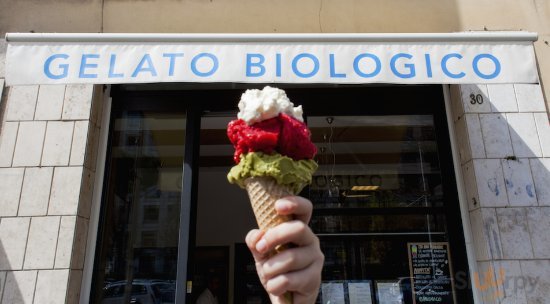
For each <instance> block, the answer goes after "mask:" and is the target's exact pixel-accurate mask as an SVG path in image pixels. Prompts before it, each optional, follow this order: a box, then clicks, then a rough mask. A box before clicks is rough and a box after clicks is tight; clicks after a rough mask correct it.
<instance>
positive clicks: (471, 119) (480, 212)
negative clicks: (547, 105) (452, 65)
mask: <svg viewBox="0 0 550 304" xmlns="http://www.w3.org/2000/svg"><path fill="white" fill-rule="evenodd" d="M458 87H460V88H457V87H454V88H452V89H451V98H452V99H451V104H452V111H453V120H454V125H455V132H456V133H455V136H456V137H458V138H457V144H458V145H459V147H458V150H459V151H460V154H461V157H460V161H461V166H462V176H463V182H464V186H465V190H466V199H467V203H468V208H469V210H470V218H469V222H470V228H471V230H472V238H473V245H474V251H475V255H476V259H477V261H478V273H474V274H473V277H474V284H475V286H474V288H475V289H476V290H477V291H478V292H479V295H480V297H481V298H482V301H483V303H499V304H503V303H514V304H518V303H526V304H530V303H545V301H546V299H547V298H548V290H549V288H550V284H549V279H548V275H547V273H548V269H547V268H548V267H549V265H550V264H549V263H550V254H549V253H548V252H550V245H549V244H550V237H549V236H548V235H549V234H548V231H550V207H548V206H550V190H549V187H548V185H550V158H547V157H548V155H546V154H545V152H544V151H547V149H548V148H547V147H548V142H549V138H550V126H549V121H548V116H547V114H546V112H544V103H543V99H542V88H541V87H540V86H539V85H526V84H514V85H512V84H509V85H462V86H458ZM453 92H454V93H453ZM471 94H474V97H475V96H476V95H477V94H480V95H481V96H482V97H483V102H482V103H479V102H475V103H471V102H470V101H471V98H472V96H471ZM480 134H481V135H482V136H481V139H480ZM460 137H462V138H460ZM488 277H489V278H492V279H493V281H492V283H491V284H489V285H487V284H486V282H487V281H483V280H487V278H488ZM476 280H477V281H476ZM484 282H485V283H484ZM483 284H485V285H483Z"/></svg>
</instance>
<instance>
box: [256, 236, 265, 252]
mask: <svg viewBox="0 0 550 304" xmlns="http://www.w3.org/2000/svg"><path fill="white" fill-rule="evenodd" d="M266 248H267V242H266V241H265V239H261V240H260V241H259V242H258V243H256V250H258V251H259V252H260V253H263V252H264V251H265V250H266Z"/></svg>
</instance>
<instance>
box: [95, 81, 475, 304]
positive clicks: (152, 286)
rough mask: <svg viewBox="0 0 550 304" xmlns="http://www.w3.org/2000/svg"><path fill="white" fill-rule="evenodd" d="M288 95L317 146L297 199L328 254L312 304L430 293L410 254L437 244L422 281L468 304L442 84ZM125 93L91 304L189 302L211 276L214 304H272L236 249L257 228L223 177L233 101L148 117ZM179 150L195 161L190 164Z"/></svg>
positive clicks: (242, 195)
mask: <svg viewBox="0 0 550 304" xmlns="http://www.w3.org/2000/svg"><path fill="white" fill-rule="evenodd" d="M392 90H393V91H392ZM237 92H242V90H232V92H231V94H230V95H227V94H225V95H224V94H223V92H218V93H217V94H216V93H212V91H210V93H209V94H211V95H210V96H209V98H207V99H208V100H215V101H214V102H213V104H214V105H215V104H217V103H220V102H225V103H226V104H227V101H223V100H222V101H220V100H221V99H220V97H223V96H226V97H227V96H231V98H238V95H239V94H238V93H237ZM287 93H288V95H289V97H290V99H291V100H292V101H293V102H294V103H295V104H302V105H303V106H304V112H305V113H306V115H305V119H306V122H307V124H308V126H309V128H310V130H311V132H312V140H313V142H314V143H315V144H316V146H317V148H318V154H317V156H316V161H317V162H318V163H319V169H318V171H317V172H316V173H315V176H314V178H313V181H312V184H311V185H310V186H309V187H307V188H306V189H304V190H303V191H302V193H301V195H303V196H305V197H307V198H309V199H310V200H311V201H312V202H313V205H314V214H313V218H312V221H311V223H310V226H311V227H312V229H313V231H314V232H315V233H316V234H317V235H318V236H319V238H320V240H321V246H322V250H323V252H324V254H325V257H326V262H325V266H324V270H323V285H322V288H321V290H320V294H319V298H318V303H329V302H330V303H342V304H347V303H376V304H382V303H413V297H414V296H415V295H414V294H419V293H422V292H423V290H424V288H425V287H426V286H420V285H419V283H417V286H413V285H412V284H411V277H413V273H416V269H417V268H418V269H420V268H421V267H420V266H421V265H420V264H418V263H420V262H422V261H420V262H418V258H419V257H420V256H422V255H425V254H428V255H429V254H431V255H432V257H431V260H432V261H434V258H433V256H435V255H433V254H432V253H433V250H443V251H442V252H443V253H442V254H441V255H440V256H442V257H443V258H442V259H441V261H439V262H440V263H439V262H438V263H439V264H438V265H435V264H434V265H431V266H430V267H428V268H430V269H431V270H429V271H430V272H432V271H433V273H431V275H432V277H435V276H436V272H437V276H438V278H439V280H436V281H433V280H432V281H431V283H430V284H431V285H430V286H428V287H429V288H434V289H437V290H439V291H440V292H442V294H443V299H442V301H443V302H442V303H453V302H454V303H467V302H466V301H464V302H461V301H460V299H464V297H467V295H466V296H465V295H463V294H461V293H460V292H457V291H456V290H455V289H454V286H453V284H452V280H451V278H452V274H453V271H455V270H456V269H467V267H465V265H466V264H465V256H464V253H463V252H461V250H462V251H463V248H460V244H461V243H460V242H462V244H463V240H461V238H460V232H459V230H460V217H459V213H458V212H456V210H457V208H458V205H457V198H456V188H455V187H456V185H455V184H454V180H453V173H452V172H453V171H452V165H450V164H452V162H450V161H449V158H450V153H449V151H450V147H449V145H448V133H447V135H445V134H446V133H445V132H447V130H446V127H445V123H446V121H445V117H444V111H442V109H443V105H442V104H443V102H442V98H443V96H442V94H441V89H440V88H439V89H438V88H437V87H433V86H401V87H389V86H387V87H384V86H381V87H374V88H371V87H365V88H354V89H349V88H329V89H324V90H316V91H314V90H311V89H293V88H289V89H288V90H287ZM125 94H126V96H128V97H126V98H128V100H130V103H126V102H123V101H120V103H119V105H117V106H115V111H113V113H114V114H113V118H112V126H114V128H113V130H114V131H113V132H112V134H111V137H110V150H109V151H110V152H109V153H110V155H111V157H110V161H109V162H108V164H107V166H108V168H110V171H108V172H110V173H109V175H108V177H109V178H108V180H107V182H106V185H107V189H108V190H107V192H106V194H105V195H104V201H105V202H106V203H104V204H103V205H104V206H103V208H104V210H102V224H101V225H100V226H101V227H103V228H102V229H103V234H102V236H101V237H100V239H99V240H98V245H99V246H98V247H99V248H98V252H97V253H96V261H97V262H96V269H97V270H98V271H96V272H97V273H100V274H96V275H95V277H94V284H95V285H94V286H95V289H94V291H93V293H94V294H95V295H94V294H92V299H94V302H93V303H126V302H124V301H125V300H131V299H136V300H139V299H140V297H141V299H142V300H141V301H142V302H143V301H145V300H143V299H145V298H146V295H148V294H149V293H150V294H151V296H150V298H154V299H158V300H157V302H154V303H175V294H176V289H177V288H182V287H185V290H186V293H187V300H186V303H195V301H196V299H197V298H198V296H199V295H200V293H201V292H202V291H203V290H204V289H205V288H206V287H207V286H208V285H209V281H210V280H211V279H212V278H216V280H217V282H218V283H219V284H218V287H217V290H216V293H217V295H218V299H219V303H235V304H236V303H269V302H268V300H267V298H266V295H265V292H264V291H263V289H262V288H261V285H259V281H258V279H257V276H256V274H255V269H254V265H253V263H252V259H251V258H252V257H251V256H250V253H249V252H248V250H247V248H246V246H245V245H244V237H245V235H246V233H247V232H248V231H249V230H250V229H252V228H254V227H255V226H256V225H255V220H254V216H253V213H252V210H251V208H250V206H249V202H248V198H247V194H246V192H245V191H244V190H242V189H240V188H238V187H237V186H235V185H231V184H229V183H228V182H227V179H226V175H227V172H228V171H229V169H230V167H231V166H232V165H233V160H232V154H233V148H232V146H231V144H230V142H229V140H228V139H227V136H226V134H225V133H226V126H227V123H228V122H229V121H230V120H232V119H235V117H236V106H235V105H236V101H235V100H233V101H232V102H234V104H231V105H229V106H227V105H225V106H222V107H219V106H213V107H212V109H214V110H209V109H206V110H205V109H200V111H196V112H193V111H189V110H185V105H182V104H179V105H178V106H177V107H175V106H174V104H175V103H173V102H172V103H170V102H168V105H167V106H166V107H164V106H163V107H164V108H162V109H161V108H156V109H155V108H154V107H153V109H150V110H144V109H143V108H140V107H139V102H140V101H139V100H136V98H134V97H132V92H129V93H128V92H125ZM151 94H152V96H159V95H158V92H157V93H151ZM155 94H156V95H155ZM165 94H166V93H165ZM197 94H198V95H197ZM139 95H140V97H139V98H144V99H147V98H149V99H150V98H151V97H147V96H146V95H147V94H145V96H144V94H139ZM161 95H162V94H161ZM207 95H208V94H206V95H202V96H207ZM172 96H180V98H181V96H184V99H185V92H183V93H182V92H178V93H177V94H176V93H174V92H171V93H169V94H167V96H165V97H164V98H167V99H173V97H172ZM192 96H201V95H200V94H199V93H198V92H195V93H193V94H192ZM190 99H192V98H190ZM216 100H217V101H216ZM237 100H238V99H237ZM336 100H338V102H335V101H336ZM114 103H116V100H115V99H114ZM438 103H441V104H440V105H439V106H438V105H437V104H438ZM129 104H133V105H129ZM159 104H162V102H159ZM335 105H341V107H337V106H335ZM132 107H134V109H133V108H132ZM150 107H151V106H150ZM178 107H179V109H180V110H176V109H177V108H178ZM197 113H198V114H197ZM191 115H194V116H195V119H200V124H197V125H196V126H199V128H198V130H194V131H192V133H193V134H198V137H197V136H190V133H189V132H191V131H190V129H189V128H188V126H189V123H188V121H189V120H191V119H192V116H191ZM446 141H447V142H446ZM191 146H193V149H194V150H193V149H191V148H190V147H191ZM188 151H195V152H194V153H195V154H196V156H195V158H191V159H192V163H193V164H192V166H190V167H188V166H186V163H187V161H188V160H189V159H188V158H186V156H185V155H184V154H186V153H188ZM449 166H451V167H449ZM182 168H183V170H182ZM187 170H189V171H187ZM106 172H107V171H106ZM186 174H192V175H193V176H194V180H193V182H192V184H193V189H194V190H193V191H196V195H195V196H191V197H192V199H191V202H190V206H191V209H190V210H191V214H190V223H189V231H188V233H189V243H188V247H187V248H188V255H187V281H186V282H183V281H182V280H180V279H178V278H177V276H176V274H177V272H176V268H177V267H178V263H181V251H180V252H178V248H180V249H181V247H180V244H179V243H178V240H179V237H178V232H181V229H182V228H181V223H180V222H179V219H180V213H181V210H182V209H181V207H180V204H185V203H180V201H181V200H183V197H184V196H183V194H182V193H183V192H184V191H183V192H182V180H183V179H184V178H185V177H186ZM184 184H185V183H184ZM193 198H194V199H193ZM457 224H458V225H457ZM462 247H463V246H462ZM433 248H436V249H433ZM422 250H424V251H422ZM451 250H452V251H453V255H452V256H451V254H450V252H451ZM428 251H429V252H428ZM128 261H134V262H133V263H129V262H128ZM415 263H416V264H415ZM418 265H420V266H418ZM453 268H454V269H453ZM422 269H427V268H426V267H424V268H422ZM423 271H424V270H423ZM417 282H420V280H419V281H417ZM433 282H436V283H437V284H432V283H433ZM150 290H152V291H150ZM413 293H414V294H413ZM457 299H458V300H457ZM357 301H360V302H357ZM457 301H458V302H457ZM146 303H148V302H146Z"/></svg>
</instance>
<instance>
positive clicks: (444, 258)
mask: <svg viewBox="0 0 550 304" xmlns="http://www.w3.org/2000/svg"><path fill="white" fill-rule="evenodd" d="M407 248H408V252H409V269H410V275H411V289H412V295H413V303H414V304H424V303H434V304H451V303H456V300H455V292H454V282H453V276H452V275H453V273H452V266H451V260H450V253H449V243H448V242H431V243H430V242H426V243H407Z"/></svg>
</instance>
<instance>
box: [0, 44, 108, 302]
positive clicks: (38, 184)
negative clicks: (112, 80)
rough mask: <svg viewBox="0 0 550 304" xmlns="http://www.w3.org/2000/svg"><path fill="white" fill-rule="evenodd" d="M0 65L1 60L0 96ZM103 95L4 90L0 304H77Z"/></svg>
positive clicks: (96, 91)
mask: <svg viewBox="0 0 550 304" xmlns="http://www.w3.org/2000/svg"><path fill="white" fill-rule="evenodd" d="M0 55H1V54H0ZM3 57H4V56H0V58H2V59H1V60H3ZM2 67H3V64H2V63H1V62H0V72H2V73H1V74H0V91H1V88H2V87H3V77H4V74H3V68H2ZM101 95H102V86H97V87H94V86H91V85H67V86H45V85H43V86H16V87H10V88H4V97H5V98H3V99H2V101H1V104H0V108H1V109H2V111H1V112H0V113H2V114H1V115H2V116H1V118H0V121H1V129H0V181H1V182H0V193H1V195H0V303H2V304H8V303H9V304H13V303H37V304H38V303H40V304H43V303H78V300H79V292H80V285H81V281H82V269H83V265H84V258H85V253H86V240H87V232H88V221H89V217H90V204H91V200H92V193H93V182H94V172H95V167H96V166H95V154H96V153H95V151H96V150H97V139H98V134H99V127H100V126H99V123H98V113H99V112H100V107H101V101H102V100H101V99H102V97H101Z"/></svg>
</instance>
